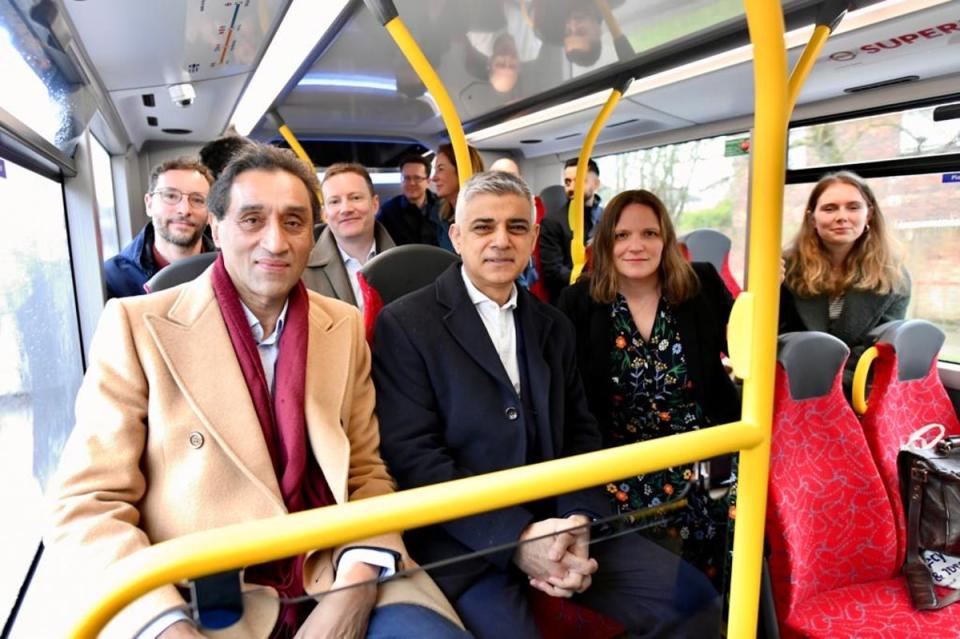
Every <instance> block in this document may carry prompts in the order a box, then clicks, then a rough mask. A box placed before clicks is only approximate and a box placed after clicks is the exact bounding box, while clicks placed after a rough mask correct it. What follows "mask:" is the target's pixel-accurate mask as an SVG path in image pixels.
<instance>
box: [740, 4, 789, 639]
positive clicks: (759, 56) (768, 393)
mask: <svg viewBox="0 0 960 639" xmlns="http://www.w3.org/2000/svg"><path fill="white" fill-rule="evenodd" d="M744 5H745V8H746V13H747V25H748V28H749V30H750V40H751V41H752V42H753V85H754V87H757V89H756V90H755V91H754V96H755V97H754V104H755V108H754V111H755V114H754V133H753V143H752V144H751V147H750V154H751V158H750V159H751V184H750V238H749V249H748V250H749V253H748V255H749V262H748V264H747V283H748V286H747V291H748V292H749V294H750V297H748V298H747V300H750V299H751V298H752V301H753V302H754V303H753V304H752V309H751V315H752V319H753V322H752V330H751V334H752V336H753V342H752V347H751V349H750V353H749V355H748V356H749V358H750V362H749V366H748V368H749V370H750V376H749V377H748V378H747V379H745V380H744V382H743V417H742V419H743V421H744V422H746V423H748V424H751V426H752V427H753V428H755V429H756V430H757V431H758V433H757V439H758V440H759V442H760V443H759V444H758V445H757V446H754V447H749V448H747V449H745V450H744V451H743V452H741V454H740V466H739V475H738V480H739V485H738V487H737V511H736V512H737V515H736V520H737V526H736V531H735V533H734V537H733V574H732V576H731V583H730V625H729V628H728V633H727V634H728V636H730V637H754V636H756V627H757V607H758V604H759V601H760V564H761V561H762V558H763V529H764V520H765V517H766V504H767V477H768V474H769V470H770V429H771V424H772V423H773V388H774V372H775V370H776V351H777V305H778V299H779V295H780V281H779V269H778V268H777V265H778V264H779V262H780V233H781V216H782V209H783V174H784V157H785V155H786V123H787V116H786V113H787V54H786V44H785V42H784V24H783V11H782V9H781V7H780V3H779V2H770V1H769V0H745V2H744ZM761 87H762V90H761ZM738 302H739V300H738ZM744 303H749V302H747V301H746V300H745V301H744Z"/></svg>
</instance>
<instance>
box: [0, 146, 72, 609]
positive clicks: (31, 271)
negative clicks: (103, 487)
mask: <svg viewBox="0 0 960 639" xmlns="http://www.w3.org/2000/svg"><path fill="white" fill-rule="evenodd" d="M0 209H2V210H3V211H5V212H6V214H7V217H8V218H9V222H11V224H8V225H7V228H6V232H5V233H2V234H0V362H3V365H2V366H0V503H3V505H4V508H5V509H6V510H7V511H8V512H9V513H11V517H12V518H13V520H15V522H14V521H13V520H10V521H11V523H10V525H7V526H3V528H2V531H0V565H2V566H3V567H4V570H3V572H2V574H0V610H2V612H3V617H4V618H6V616H7V614H9V612H10V609H11V607H12V606H13V604H14V602H15V601H16V598H17V592H18V590H19V588H20V585H21V583H22V582H23V579H24V577H25V575H26V574H27V571H28V569H29V567H30V562H31V560H32V559H33V556H34V553H35V552H36V550H37V546H38V544H39V542H40V536H41V532H42V525H43V509H42V504H43V502H42V499H41V497H42V492H43V490H44V488H45V486H46V484H47V482H48V480H49V478H50V475H51V474H52V473H53V471H54V469H55V468H56V466H57V463H58V460H59V457H60V451H61V449H62V448H63V444H64V442H65V441H66V438H67V435H68V434H69V432H70V429H71V428H72V425H73V400H74V396H75V395H76V393H77V389H78V388H79V386H80V380H81V378H82V376H83V360H82V355H81V350H80V329H79V326H78V320H77V311H76V296H75V293H74V287H73V274H72V272H71V268H70V251H69V246H68V244H67V229H66V218H65V215H64V208H63V193H62V189H61V187H60V184H58V183H56V182H54V181H52V180H49V179H47V178H44V177H41V176H39V175H37V174H35V173H32V172H30V171H28V170H26V169H24V168H22V167H20V166H18V165H17V164H15V163H13V162H11V161H10V160H9V159H5V158H0Z"/></svg>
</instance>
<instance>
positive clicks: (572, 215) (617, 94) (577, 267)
mask: <svg viewBox="0 0 960 639" xmlns="http://www.w3.org/2000/svg"><path fill="white" fill-rule="evenodd" d="M628 86H630V83H629V82H628V83H626V84H625V85H624V86H622V87H620V88H617V89H613V90H612V91H610V96H609V97H608V98H607V103H606V104H604V105H603V108H602V109H600V113H599V114H598V115H597V118H596V119H595V120H594V121H593V124H592V125H591V126H590V131H589V132H588V133H587V137H586V139H585V140H584V141H583V147H581V149H580V157H579V158H578V159H577V177H576V182H575V183H574V190H573V199H572V200H570V206H569V208H568V209H567V219H568V221H569V222H570V230H571V231H572V232H573V239H572V240H570V258H571V259H572V261H573V269H572V270H571V271H570V283H571V284H573V283H574V282H576V281H577V278H578V277H580V272H581V271H583V262H584V259H585V257H586V251H585V249H584V237H583V233H584V230H583V186H584V184H583V182H584V180H585V179H586V177H587V162H588V161H589V160H590V155H591V154H592V153H593V145H594V144H596V142H597V137H598V136H599V135H600V131H601V130H603V125H604V124H606V122H607V118H609V117H610V114H611V113H613V110H614V109H615V108H616V107H617V103H618V102H620V98H621V97H622V96H623V92H624V91H626V90H627V87H628Z"/></svg>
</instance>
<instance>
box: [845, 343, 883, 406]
mask: <svg viewBox="0 0 960 639" xmlns="http://www.w3.org/2000/svg"><path fill="white" fill-rule="evenodd" d="M878 355H880V351H879V350H877V347H876V346H871V347H870V348H868V349H867V350H865V351H863V355H861V356H860V359H858V360H857V367H856V368H855V369H854V371H853V387H852V388H851V389H850V391H851V392H850V403H851V404H853V410H855V411H856V412H857V415H863V414H864V413H865V412H867V374H868V373H869V372H870V366H871V365H872V364H873V360H875V359H877V356H878Z"/></svg>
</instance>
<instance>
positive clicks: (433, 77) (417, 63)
mask: <svg viewBox="0 0 960 639" xmlns="http://www.w3.org/2000/svg"><path fill="white" fill-rule="evenodd" d="M384 27H386V29H387V32H388V33H389V34H390V35H391V36H392V37H393V40H394V42H396V43H397V46H398V47H400V51H401V52H402V53H403V55H404V56H405V57H406V58H407V62H409V63H410V66H412V67H413V70H414V71H416V73H417V76H419V78H420V81H421V82H423V84H424V86H425V87H427V91H429V92H430V95H432V96H433V99H434V101H435V102H436V103H437V107H438V108H439V109H440V117H442V118H443V123H444V125H445V126H446V127H447V134H448V135H449V136H450V144H451V145H453V154H454V156H456V157H455V160H456V162H457V176H458V177H459V179H460V188H463V185H464V183H465V182H466V181H467V180H469V179H470V177H471V176H472V175H473V164H472V163H471V162H470V152H469V150H468V149H467V137H466V136H465V135H464V133H463V124H461V123H460V118H459V116H458V115H457V110H456V108H455V107H454V106H453V100H451V99H450V95H449V94H448V93H447V89H446V87H444V86H443V82H442V81H441V80H440V77H439V76H438V75H437V73H436V71H434V69H433V66H431V64H430V61H429V60H427V57H426V56H425V55H423V51H421V50H420V47H419V46H418V45H417V42H416V40H414V39H413V36H412V35H411V34H410V31H409V30H408V29H407V27H406V25H404V23H403V21H402V20H401V19H400V18H399V17H394V18H392V19H390V20H389V21H388V22H386V24H384Z"/></svg>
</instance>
